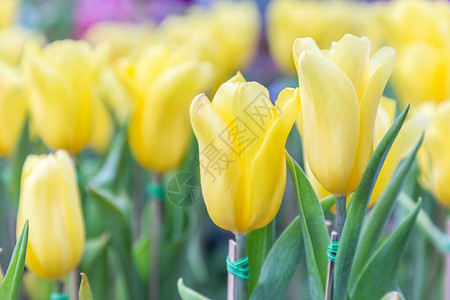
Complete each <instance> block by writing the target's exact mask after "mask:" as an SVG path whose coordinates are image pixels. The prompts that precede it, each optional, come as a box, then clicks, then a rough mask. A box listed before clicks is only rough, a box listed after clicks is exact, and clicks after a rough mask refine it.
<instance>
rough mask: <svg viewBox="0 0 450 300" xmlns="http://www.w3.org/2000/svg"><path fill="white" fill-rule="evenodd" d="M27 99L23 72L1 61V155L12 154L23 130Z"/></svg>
mask: <svg viewBox="0 0 450 300" xmlns="http://www.w3.org/2000/svg"><path fill="white" fill-rule="evenodd" d="M26 112H27V100H26V93H25V87H24V83H23V78H22V74H21V73H20V71H19V70H18V69H16V68H13V67H11V66H8V65H7V64H5V63H3V62H1V61H0V156H10V155H11V154H12V153H13V151H14V149H15V147H16V144H17V141H18V139H19V136H20V134H21V132H22V129H23V126H24V123H25V117H26Z"/></svg>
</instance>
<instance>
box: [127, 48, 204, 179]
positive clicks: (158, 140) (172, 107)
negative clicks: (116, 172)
mask: <svg viewBox="0 0 450 300" xmlns="http://www.w3.org/2000/svg"><path fill="white" fill-rule="evenodd" d="M163 49H164V48H159V47H157V48H151V49H149V50H148V53H145V54H144V57H143V58H142V59H141V60H140V61H138V62H137V66H136V78H135V84H136V97H137V99H138V101H137V105H136V109H135V111H134V113H133V115H132V117H131V121H130V126H129V143H130V147H131V150H132V152H133V154H134V156H135V158H136V159H137V161H138V162H139V163H140V164H141V165H142V166H144V167H145V168H147V169H149V170H152V171H156V172H160V173H161V172H165V171H168V170H171V169H173V168H176V167H177V166H178V165H179V164H180V163H181V161H182V159H183V158H184V156H185V154H186V151H187V149H188V146H189V144H190V142H191V137H192V134H191V132H192V131H191V128H190V126H189V103H190V101H191V99H192V98H194V96H195V95H196V94H197V93H198V92H199V91H201V90H202V89H204V88H206V87H207V86H208V81H209V78H210V75H211V72H212V69H211V67H210V65H209V64H207V63H202V62H198V61H194V60H190V61H186V62H180V63H175V64H174V63H173V59H174V56H173V55H172V54H171V53H170V52H167V51H165V50H164V51H163Z"/></svg>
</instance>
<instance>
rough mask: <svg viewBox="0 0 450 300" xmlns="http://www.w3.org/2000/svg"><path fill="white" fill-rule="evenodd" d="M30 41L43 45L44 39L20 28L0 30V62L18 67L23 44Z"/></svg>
mask: <svg viewBox="0 0 450 300" xmlns="http://www.w3.org/2000/svg"><path fill="white" fill-rule="evenodd" d="M0 2H1V0H0ZM30 41H32V42H35V43H37V44H43V42H44V38H43V37H42V36H41V35H39V34H37V33H35V32H32V31H29V30H26V29H24V28H20V27H8V28H4V29H0V60H1V61H4V62H6V63H8V64H10V65H13V66H17V65H19V63H20V61H21V58H22V54H23V50H24V48H25V44H26V43H27V42H30Z"/></svg>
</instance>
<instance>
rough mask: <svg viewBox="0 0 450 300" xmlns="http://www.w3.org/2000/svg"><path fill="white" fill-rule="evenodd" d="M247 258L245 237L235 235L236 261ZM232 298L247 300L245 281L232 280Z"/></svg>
mask: <svg viewBox="0 0 450 300" xmlns="http://www.w3.org/2000/svg"><path fill="white" fill-rule="evenodd" d="M246 256H247V235H246V234H236V260H238V259H241V258H243V257H246ZM234 298H235V300H247V299H248V283H247V280H240V279H238V278H235V279H234Z"/></svg>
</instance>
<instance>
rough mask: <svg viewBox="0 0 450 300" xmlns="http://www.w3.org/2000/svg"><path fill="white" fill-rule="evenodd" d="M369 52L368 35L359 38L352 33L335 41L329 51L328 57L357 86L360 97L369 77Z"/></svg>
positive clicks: (359, 97)
mask: <svg viewBox="0 0 450 300" xmlns="http://www.w3.org/2000/svg"><path fill="white" fill-rule="evenodd" d="M369 52H370V42H369V39H368V38H366V37H362V38H358V37H356V36H354V35H351V34H346V35H344V37H343V38H342V39H341V40H340V41H339V42H337V43H335V44H334V45H333V46H332V47H331V48H330V50H329V51H328V52H327V57H328V58H329V59H331V60H332V61H333V62H334V63H335V64H336V65H337V66H338V67H339V68H340V69H341V70H342V71H343V72H344V73H345V74H346V75H347V77H348V78H349V79H350V80H351V82H352V83H353V86H354V87H355V90H356V94H357V96H358V99H361V96H362V93H363V92H364V89H365V87H366V84H367V80H368V78H369Z"/></svg>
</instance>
